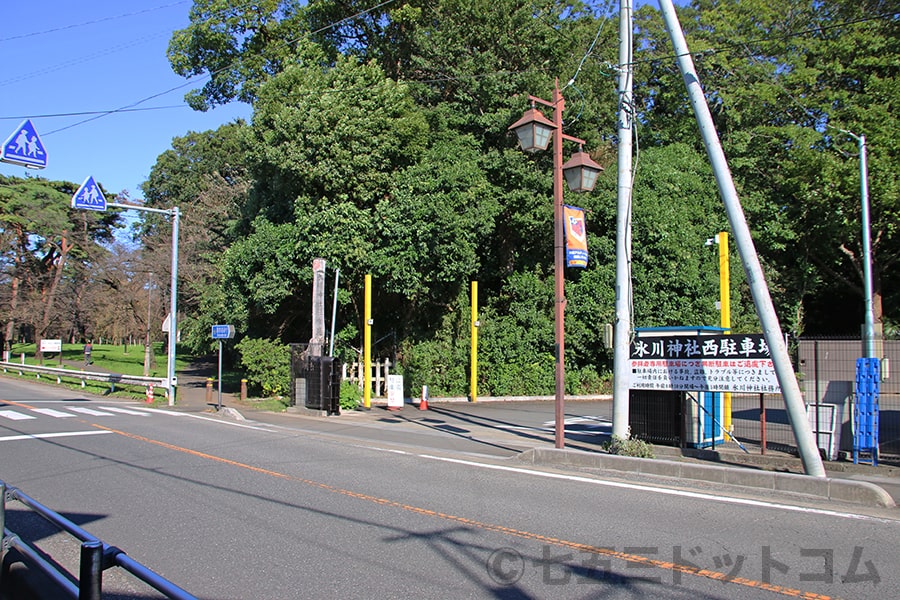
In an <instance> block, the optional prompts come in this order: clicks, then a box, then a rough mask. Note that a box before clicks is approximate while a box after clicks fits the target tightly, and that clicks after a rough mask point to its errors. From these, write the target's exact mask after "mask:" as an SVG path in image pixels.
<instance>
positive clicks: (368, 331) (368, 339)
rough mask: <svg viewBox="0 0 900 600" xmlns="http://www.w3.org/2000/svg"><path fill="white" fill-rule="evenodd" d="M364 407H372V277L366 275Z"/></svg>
mask: <svg viewBox="0 0 900 600" xmlns="http://www.w3.org/2000/svg"><path fill="white" fill-rule="evenodd" d="M363 312H364V317H363V318H364V319H365V321H366V322H365V325H364V326H363V406H364V407H365V408H371V407H372V275H371V274H370V273H367V274H366V289H365V308H364V309H363Z"/></svg>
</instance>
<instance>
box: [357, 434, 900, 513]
mask: <svg viewBox="0 0 900 600" xmlns="http://www.w3.org/2000/svg"><path fill="white" fill-rule="evenodd" d="M359 446H360V447H365V448H368V449H370V450H377V451H381V452H390V453H392V454H405V455H407V456H413V457H416V458H424V459H428V460H437V461H441V462H449V463H454V464H458V465H464V466H468V467H477V468H481V469H491V470H494V471H506V472H508V473H521V474H523V475H533V476H535V477H545V478H548V479H562V480H565V481H577V482H579V483H588V484H591V485H599V486H604V487H614V488H621V489H627V490H636V491H641V492H653V493H657V494H665V495H668V496H680V497H683V498H694V499H697V500H712V501H714V502H723V503H725V504H741V505H744V506H754V507H758V508H773V509H778V510H786V511H792V512H800V513H806V514H813V515H824V516H828V517H839V518H843V519H854V520H858V521H876V522H879V523H890V524H893V525H896V524H897V523H898V521H896V520H894V519H885V518H881V517H872V516H869V515H858V514H853V513H845V512H840V511H836V510H828V509H825V508H812V507H808V506H792V505H790V504H780V503H778V502H769V501H763V500H753V499H750V498H732V497H730V496H717V495H715V494H710V493H707V492H703V493H700V492H691V491H688V490H676V489H671V488H663V487H657V486H653V485H642V484H637V483H626V482H624V481H609V480H605V479H592V478H590V477H582V476H580V475H567V474H565V473H551V472H548V471H536V470H534V469H526V468H523V467H509V466H505V465H495V464H492V463H482V462H477V461H474V460H466V459H461V458H450V457H447V456H434V455H431V454H418V453H415V452H406V451H405V450H395V449H388V448H379V447H378V446H368V445H359Z"/></svg>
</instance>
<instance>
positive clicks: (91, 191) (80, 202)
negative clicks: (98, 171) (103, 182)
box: [72, 175, 106, 210]
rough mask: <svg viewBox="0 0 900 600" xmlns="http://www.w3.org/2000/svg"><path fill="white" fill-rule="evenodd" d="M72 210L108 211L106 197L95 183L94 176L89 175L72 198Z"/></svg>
mask: <svg viewBox="0 0 900 600" xmlns="http://www.w3.org/2000/svg"><path fill="white" fill-rule="evenodd" d="M72 208H84V209H87V210H106V196H104V195H103V191H102V190H101V189H100V186H99V185H97V183H96V182H95V181H94V177H93V176H90V175H89V176H88V178H87V179H85V180H84V183H82V184H81V187H80V188H78V191H77V192H75V195H74V196H72Z"/></svg>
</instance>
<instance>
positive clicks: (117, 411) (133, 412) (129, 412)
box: [101, 406, 150, 417]
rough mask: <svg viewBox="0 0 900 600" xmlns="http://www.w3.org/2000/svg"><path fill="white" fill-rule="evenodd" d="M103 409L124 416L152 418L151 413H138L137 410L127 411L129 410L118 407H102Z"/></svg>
mask: <svg viewBox="0 0 900 600" xmlns="http://www.w3.org/2000/svg"><path fill="white" fill-rule="evenodd" d="M101 408H102V409H103V410H110V411H112V412H114V413H119V414H122V415H134V416H137V417H149V416H150V414H149V413H145V412H138V411H136V410H130V409H127V408H119V407H118V406H103V407H101Z"/></svg>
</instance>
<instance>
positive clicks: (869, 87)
mask: <svg viewBox="0 0 900 600" xmlns="http://www.w3.org/2000/svg"><path fill="white" fill-rule="evenodd" d="M693 8H694V9H695V10H690V11H682V12H680V16H681V18H682V24H683V26H684V27H685V29H686V30H687V32H688V45H689V46H690V48H691V50H692V53H693V54H694V56H695V63H696V64H697V67H698V72H699V76H700V80H701V83H702V84H703V86H704V89H705V91H706V95H707V98H708V101H709V102H710V106H711V110H712V112H713V115H714V118H715V121H716V127H717V130H718V132H719V134H720V137H721V138H722V141H723V144H724V146H725V152H726V155H727V156H728V157H729V163H730V166H731V168H732V171H733V174H734V177H735V180H736V184H737V186H738V189H739V192H740V193H741V196H742V200H743V201H744V207H745V211H746V213H747V215H748V220H749V222H750V225H751V228H752V230H753V231H754V237H755V238H756V239H757V240H758V243H759V247H758V250H759V251H760V255H761V257H762V259H763V261H764V262H765V263H768V265H769V266H770V267H772V269H767V272H768V273H771V274H772V275H773V276H774V277H773V280H772V281H770V285H774V287H775V288H776V289H777V290H778V291H779V294H777V295H776V305H777V306H779V307H780V309H781V312H786V313H789V314H792V315H793V316H794V317H795V318H792V321H793V323H794V325H793V331H794V332H795V333H800V332H802V331H804V329H806V328H807V326H808V325H809V324H812V330H813V331H816V330H818V331H834V329H835V327H837V328H841V329H843V330H844V331H846V332H848V333H850V332H855V331H857V330H858V329H857V327H858V323H859V322H860V321H861V310H860V309H861V306H862V303H861V302H859V301H857V302H855V303H854V305H855V306H853V308H852V309H851V310H847V307H844V306H841V305H837V304H834V303H833V300H832V301H831V302H830V303H829V300H828V299H829V298H830V299H835V298H845V297H846V296H847V294H846V291H847V290H854V291H856V293H861V291H862V262H861V260H860V257H861V242H860V240H861V225H860V220H859V214H860V202H859V175H858V173H859V169H858V166H859V163H858V157H856V156H855V155H856V154H857V152H856V151H855V140H854V139H853V138H852V136H849V135H847V134H846V133H844V132H846V131H851V132H855V133H856V134H857V135H858V134H865V135H866V136H867V138H868V139H869V145H870V172H871V174H872V175H873V177H872V181H878V185H876V186H872V189H871V194H872V207H873V210H872V217H873V219H872V229H873V240H875V242H874V244H873V258H874V271H875V305H876V319H877V320H878V321H881V320H882V316H883V315H882V310H881V306H882V300H881V298H882V289H891V286H885V285H884V282H883V281H882V280H881V277H880V276H881V274H882V273H885V272H887V268H886V267H888V266H889V265H892V264H893V263H894V262H895V261H896V259H897V256H898V255H897V247H896V246H897V243H896V239H895V235H894V233H893V230H894V229H895V228H894V225H893V223H895V222H896V210H897V202H898V200H900V195H898V193H897V190H898V183H897V177H896V172H897V166H898V152H897V148H898V144H897V142H896V140H895V139H894V138H895V136H893V134H892V132H893V131H894V130H895V129H896V126H897V117H896V112H897V111H895V110H891V105H892V98H895V97H896V96H897V94H896V92H897V90H898V87H897V86H898V84H897V75H898V70H900V68H898V66H897V64H896V61H894V60H892V58H893V56H895V55H896V53H897V49H898V35H897V33H898V24H897V21H896V19H895V18H893V16H892V15H893V12H895V11H893V9H892V3H889V2H878V1H876V2H863V3H851V2H847V1H846V0H836V1H835V0H832V1H829V2H806V1H795V2H790V3H782V4H766V3H763V2H759V1H751V2H746V1H741V2H736V1H728V2H706V1H698V2H695V3H694V4H693ZM642 14H643V19H642V21H641V23H642V33H643V37H642V43H643V45H644V46H645V47H647V48H649V49H651V51H652V52H653V53H654V54H655V55H656V56H655V57H654V59H653V60H649V61H647V60H645V61H642V64H643V66H642V69H641V71H640V72H641V73H642V74H643V73H648V74H649V75H642V76H643V77H646V79H647V81H648V82H649V85H648V86H647V90H648V91H646V93H643V96H642V102H641V104H642V106H643V108H644V111H643V115H644V118H645V119H646V122H647V124H648V125H649V126H650V127H651V130H652V131H653V132H654V138H655V139H656V140H658V141H660V142H666V143H667V142H670V141H672V140H676V139H687V138H688V137H689V136H690V134H691V132H690V131H689V130H690V128H686V127H685V124H686V123H687V121H686V119H685V118H684V115H683V114H681V113H678V112H676V110H677V109H676V110H673V109H672V107H679V106H680V107H685V106H687V104H686V101H685V100H684V98H683V96H684V93H683V91H681V90H683V85H681V84H680V82H679V81H677V77H676V75H675V72H674V70H673V68H672V60H671V59H670V58H666V57H665V54H666V53H668V52H669V51H668V50H667V49H666V47H665V44H664V43H663V42H662V39H664V35H665V34H664V33H662V32H661V28H660V27H659V25H658V24H659V21H658V18H657V17H656V16H655V14H654V13H653V12H652V11H644V13H642ZM695 139H696V138H695ZM876 173H877V175H875V174H876ZM895 302H896V300H891V301H889V303H891V304H893V303H895ZM804 307H805V308H804ZM822 310H824V311H825V312H826V313H830V315H831V316H830V317H825V315H824V314H823V313H822V312H821V311H822ZM854 313H855V315H854ZM837 314H841V315H843V314H846V315H848V316H849V317H850V318H849V319H846V320H844V321H837V320H835V318H834V317H835V316H836V315H837Z"/></svg>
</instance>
